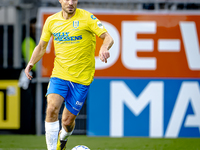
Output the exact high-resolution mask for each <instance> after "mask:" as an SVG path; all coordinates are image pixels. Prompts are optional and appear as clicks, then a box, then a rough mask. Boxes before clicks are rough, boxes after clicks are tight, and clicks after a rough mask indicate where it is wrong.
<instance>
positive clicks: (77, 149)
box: [72, 145, 90, 150]
mask: <svg viewBox="0 0 200 150" xmlns="http://www.w3.org/2000/svg"><path fill="white" fill-rule="evenodd" d="M72 150H90V149H89V148H88V147H87V146H85V145H77V146H75V147H74V148H72Z"/></svg>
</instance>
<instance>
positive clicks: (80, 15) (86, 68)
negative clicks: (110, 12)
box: [41, 8, 107, 85]
mask: <svg viewBox="0 0 200 150" xmlns="http://www.w3.org/2000/svg"><path fill="white" fill-rule="evenodd" d="M104 32H107V30H106V29H105V27H104V26H103V25H102V23H101V22H100V21H99V20H98V19H97V18H96V17H95V16H94V15H93V14H92V13H90V12H88V11H86V10H83V9H78V8H77V9H76V12H75V15H74V16H73V17H72V18H70V19H68V20H65V19H64V18H63V17H62V11H60V12H58V13H56V14H54V15H52V16H50V17H48V18H47V20H46V22H45V24H44V27H43V30H42V35H41V40H43V41H45V42H48V41H49V39H50V38H51V36H52V35H53V39H54V48H55V56H56V57H55V60H54V68H53V72H52V75H51V77H58V78H60V79H64V80H69V81H72V82H75V83H80V84H83V85H89V84H90V83H91V82H92V80H93V77H94V72H95V47H96V36H95V35H97V36H100V35H101V34H102V33H104Z"/></svg>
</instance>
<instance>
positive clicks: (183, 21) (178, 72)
mask: <svg viewBox="0 0 200 150" xmlns="http://www.w3.org/2000/svg"><path fill="white" fill-rule="evenodd" d="M50 14H51V13H49V12H48V13H42V14H41V15H42V18H43V21H42V23H43V24H44V22H45V20H46V18H47V17H48V16H49V15H50ZM94 15H95V16H96V17H97V18H98V19H99V20H101V21H102V23H103V25H104V26H105V27H106V29H107V30H108V32H109V33H110V34H111V36H112V37H113V39H114V41H115V43H114V46H113V47H112V48H111V49H110V53H111V57H110V58H109V60H108V63H107V64H105V63H103V62H101V61H100V60H99V58H98V52H99V49H100V45H101V44H102V40H101V39H99V38H97V47H96V72H95V76H96V77H158V78H159V77H162V78H163V77H164V78H168V77H170V78H199V77H200V50H199V42H200V40H199V37H200V19H199V18H200V14H197V13H190V14H186V13H183V14H177V13H173V14H172V13H169V14H166V13H165V14H159V13H148V14H147V13H144V14H137V13H136V14H134V13H124V14H112V13H108V14H105V13H104V14H103V13H102V14H101V13H94ZM52 41H53V40H50V43H49V46H48V49H47V52H46V54H45V55H44V57H43V59H42V77H49V76H50V75H51V71H52V68H53V60H54V57H55V56H54V49H53V42H52Z"/></svg>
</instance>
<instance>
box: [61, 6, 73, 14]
mask: <svg viewBox="0 0 200 150" xmlns="http://www.w3.org/2000/svg"><path fill="white" fill-rule="evenodd" d="M62 9H63V10H64V11H65V12H66V13H67V14H69V15H72V14H73V13H74V12H75V11H76V6H75V7H73V8H72V9H69V8H62Z"/></svg>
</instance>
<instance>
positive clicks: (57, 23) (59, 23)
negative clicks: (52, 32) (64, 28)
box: [54, 22, 63, 25]
mask: <svg viewBox="0 0 200 150" xmlns="http://www.w3.org/2000/svg"><path fill="white" fill-rule="evenodd" d="M54 25H63V23H62V22H56V23H54Z"/></svg>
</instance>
